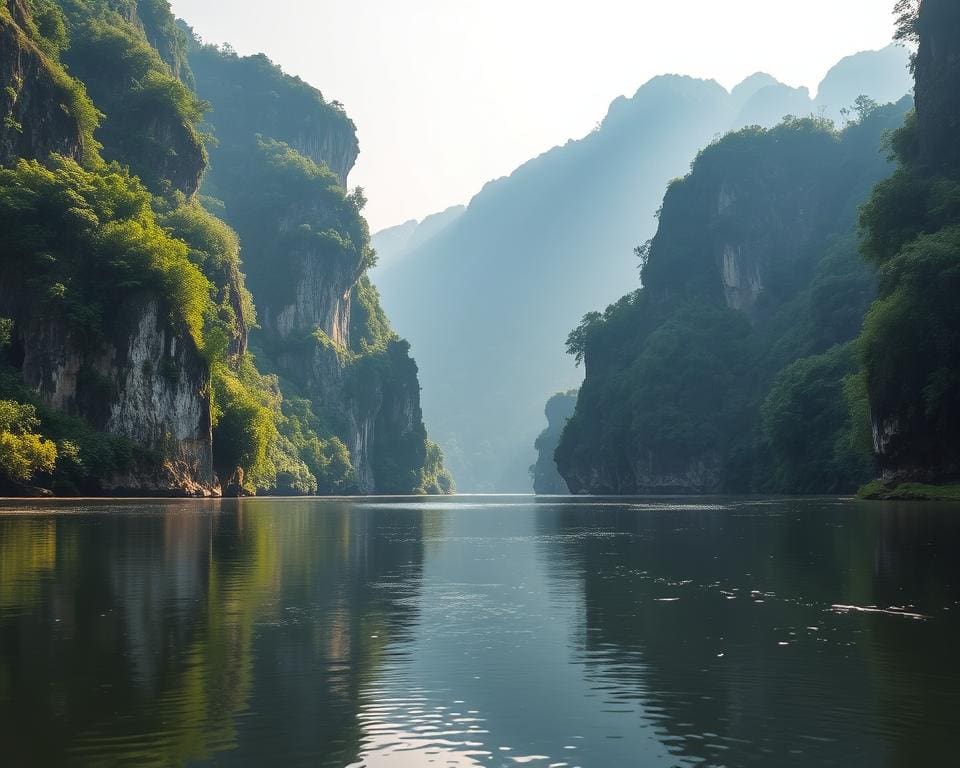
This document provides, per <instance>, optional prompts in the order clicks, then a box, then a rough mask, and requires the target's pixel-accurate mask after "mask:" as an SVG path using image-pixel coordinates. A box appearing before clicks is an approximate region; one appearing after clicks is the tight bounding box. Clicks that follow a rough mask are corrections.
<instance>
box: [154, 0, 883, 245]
mask: <svg viewBox="0 0 960 768" xmlns="http://www.w3.org/2000/svg"><path fill="white" fill-rule="evenodd" d="M172 6H173V10H174V12H175V13H176V14H177V15H178V16H181V17H183V18H187V19H189V20H190V23H191V25H192V26H193V27H194V29H195V30H196V31H197V33H198V34H200V35H201V36H202V37H203V38H204V39H205V40H206V41H208V42H215V43H223V42H229V43H230V44H231V45H233V46H234V48H236V49H237V51H238V52H239V53H242V54H249V53H257V52H261V51H262V52H264V53H266V54H267V55H268V56H269V57H270V58H271V59H273V60H274V61H275V62H277V63H278V64H280V65H281V66H282V67H283V68H284V69H285V70H287V71H288V72H290V73H291V74H296V75H299V76H300V77H302V78H304V79H305V80H307V81H308V82H310V83H311V84H313V85H315V86H317V87H318V88H320V89H321V90H322V91H323V93H324V95H325V96H326V97H327V98H328V99H330V100H338V101H341V102H343V104H344V105H345V106H346V109H347V112H348V114H349V115H350V116H351V117H352V118H353V120H354V121H355V122H356V124H357V128H358V133H359V137H360V145H361V155H360V160H359V162H358V164H357V167H356V169H355V170H354V171H353V173H352V174H351V176H350V183H351V185H360V186H363V187H364V188H365V189H366V192H367V196H368V198H369V203H368V207H367V211H366V214H367V218H368V220H369V222H370V227H371V230H372V231H377V230H378V229H380V228H383V227H386V226H390V225H393V224H396V223H399V222H402V221H405V220H407V219H410V218H422V217H423V216H425V215H426V214H429V213H432V212H434V211H438V210H442V209H443V208H446V207H447V206H449V205H453V204H456V203H465V202H467V201H468V200H469V199H470V197H472V196H473V195H474V194H475V193H476V192H477V191H478V190H479V189H480V187H481V186H482V185H483V184H484V183H485V182H486V181H488V180H490V179H492V178H496V177H499V176H502V175H505V174H508V173H509V172H510V171H512V170H513V169H514V168H516V167H517V166H518V165H519V164H521V163H522V162H524V161H525V160H527V159H529V158H530V157H532V156H535V155H537V154H539V153H540V152H543V151H545V150H546V149H549V148H550V147H551V146H554V145H556V144H562V143H564V142H565V141H567V140H568V139H570V138H576V137H579V136H582V135H583V134H585V133H587V132H588V131H590V130H591V129H592V128H593V127H594V125H595V124H596V122H597V121H598V120H599V119H600V118H602V116H603V115H604V114H605V112H606V109H607V106H608V105H609V103H610V102H611V101H612V100H613V99H614V98H615V97H616V96H618V95H621V94H632V93H633V92H634V91H635V90H636V89H637V87H639V86H640V85H641V84H642V83H644V82H645V81H646V80H647V79H649V78H650V77H653V76H655V75H657V74H660V73H663V72H676V73H681V74H689V75H694V76H698V77H705V78H713V79H715V80H717V81H718V82H720V83H721V84H722V85H724V86H727V87H730V86H732V85H734V84H736V83H737V82H739V81H740V80H742V79H743V78H744V77H746V76H747V75H750V74H751V73H753V72H755V71H757V70H763V71H767V72H769V73H771V74H773V75H775V76H776V77H777V78H778V79H780V80H781V81H783V82H785V83H788V84H790V85H794V86H799V85H803V86H807V87H809V88H811V90H813V89H815V88H816V84H817V83H818V82H819V81H820V79H821V78H822V77H823V75H824V73H825V72H826V71H827V69H828V68H829V67H830V66H831V65H832V64H834V63H836V61H837V60H839V59H840V58H842V57H843V56H845V55H847V54H849V53H852V52H854V51H858V50H865V49H872V48H881V47H883V46H884V45H886V44H887V43H888V42H889V40H890V37H891V34H892V29H893V23H892V16H891V14H890V2H888V0H845V2H843V3H837V2H835V0H809V1H808V2H806V3H803V4H794V5H791V6H789V7H784V6H783V5H782V4H780V3H771V2H769V0H730V2H726V3H715V2H703V1H702V0H674V2H670V3H652V2H632V3H628V2H623V0H594V1H593V2H591V3H589V4H588V3H584V2H569V1H568V0H524V1H523V2H517V1H516V0H484V1H483V2H479V1H477V0H458V1H455V2H451V0H416V1H415V2H405V3H402V4H401V3H397V2H395V0H349V1H348V0H340V1H337V2H331V0H322V1H321V2H311V3H307V2H303V1H302V0H274V2H273V3H271V4H270V5H269V13H265V8H264V5H263V3H262V2H254V0H173V2H172ZM693 19H696V23H695V24H694V23H691V22H692V20H693Z"/></svg>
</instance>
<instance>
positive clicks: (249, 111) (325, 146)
mask: <svg viewBox="0 0 960 768" xmlns="http://www.w3.org/2000/svg"><path fill="white" fill-rule="evenodd" d="M190 65H191V67H192V70H193V73H194V77H195V78H196V83H197V91H198V93H199V95H200V97H201V98H203V99H206V100H208V101H210V102H211V103H213V104H214V105H215V111H216V113H217V118H216V129H217V136H218V138H219V139H220V140H221V142H222V143H223V145H240V144H249V143H250V142H251V141H252V139H253V135H254V134H251V133H250V128H251V125H252V124H255V125H256V131H255V133H259V134H262V135H263V136H265V137H267V136H268V137H270V138H272V139H276V140H277V141H282V142H284V143H285V144H289V145H290V146H291V147H293V149H295V150H296V151H297V152H299V153H300V154H302V155H303V156H304V157H308V158H310V159H311V160H313V161H314V162H315V163H317V164H318V165H325V166H326V167H327V168H329V169H330V170H331V171H333V173H334V174H335V175H336V177H337V179H338V181H339V182H340V186H341V187H344V188H346V186H347V177H348V176H349V175H350V171H351V170H352V169H353V166H354V164H355V163H356V162H357V157H358V156H359V154H360V144H359V142H358V141H357V133H356V126H355V125H354V124H353V121H352V120H350V118H349V117H347V115H346V113H345V112H344V111H343V109H342V107H341V106H340V105H339V104H338V103H336V102H327V101H326V100H325V99H324V98H323V95H322V94H321V93H320V91H318V90H317V89H315V88H313V87H312V86H310V85H308V84H307V83H305V82H303V81H302V80H300V79H299V78H294V77H290V76H288V75H285V74H284V73H283V72H282V71H281V70H280V69H279V68H278V67H276V66H275V65H274V64H273V63H272V62H271V61H270V59H268V58H267V57H266V56H264V55H263V54H258V55H256V56H245V57H240V56H237V55H236V54H235V53H231V52H223V51H219V50H217V49H214V48H210V47H195V48H194V50H193V51H192V52H191V55H190Z"/></svg>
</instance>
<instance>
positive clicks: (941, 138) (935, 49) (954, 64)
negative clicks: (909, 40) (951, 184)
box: [916, 0, 960, 177]
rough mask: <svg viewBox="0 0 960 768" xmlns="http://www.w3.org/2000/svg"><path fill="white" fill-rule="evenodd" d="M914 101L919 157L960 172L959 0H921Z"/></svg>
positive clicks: (926, 163) (942, 168)
mask: <svg viewBox="0 0 960 768" xmlns="http://www.w3.org/2000/svg"><path fill="white" fill-rule="evenodd" d="M917 27H918V32H919V34H920V47H919V50H918V52H917V59H916V79H917V85H916V105H917V129H918V132H919V144H920V162H921V164H923V165H924V166H926V167H927V168H930V169H933V168H937V169H939V170H940V171H941V172H943V173H945V175H949V176H953V177H956V176H960V141H958V140H957V137H958V136H960V49H958V46H957V40H958V39H960V5H958V4H957V3H956V2H954V1H953V0H923V3H922V4H921V7H920V16H919V19H918V22H917Z"/></svg>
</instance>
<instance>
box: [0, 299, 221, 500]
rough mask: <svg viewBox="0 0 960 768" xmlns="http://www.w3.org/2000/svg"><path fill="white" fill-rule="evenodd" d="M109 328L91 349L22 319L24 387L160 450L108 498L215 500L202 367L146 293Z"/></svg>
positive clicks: (113, 486) (116, 480) (61, 329)
mask: <svg viewBox="0 0 960 768" xmlns="http://www.w3.org/2000/svg"><path fill="white" fill-rule="evenodd" d="M10 308H11V303H10V302H5V310H6V311H9V309H10ZM112 325H113V328H114V329H115V330H114V332H113V334H112V336H111V338H109V339H107V340H106V341H105V342H103V343H102V344H95V345H92V346H91V345H90V344H89V343H87V342H85V341H84V340H83V339H80V338H77V337H75V336H74V334H73V333H72V332H71V330H70V327H69V326H68V324H67V323H66V322H65V321H64V320H62V319H57V318H42V319H40V318H33V319H31V318H30V316H29V315H28V314H27V315H23V316H21V317H20V318H18V322H16V323H15V328H16V329H17V339H16V343H17V345H18V347H19V349H20V350H21V351H22V355H23V357H22V360H23V362H22V369H21V370H22V375H23V380H24V382H25V383H26V384H27V385H28V386H29V387H32V388H33V389H34V390H36V391H37V393H38V394H39V396H40V399H41V401H42V402H43V403H44V404H45V405H46V406H48V407H50V408H53V409H55V410H57V411H60V412H62V413H65V414H69V415H72V416H79V417H81V418H83V419H84V420H86V421H87V423H89V424H90V426H92V427H93V428H94V429H97V430H99V431H101V432H107V433H109V434H112V435H117V436H121V437H126V438H128V439H130V440H131V441H132V442H134V443H136V444H137V445H139V446H141V447H143V448H145V449H147V450H148V451H154V452H156V454H157V456H158V457H159V460H158V462H157V463H156V464H155V465H152V466H143V467H138V468H137V470H136V471H131V472H128V473H126V474H125V475H123V476H118V477H110V478H103V479H102V482H101V485H102V489H103V490H104V491H105V492H116V493H143V494H149V495H177V496H180V495H191V496H192V495H204V496H206V495H213V494H217V493H219V486H218V484H217V481H216V478H215V477H214V474H213V454H212V445H211V440H212V438H211V414H210V400H209V395H208V394H207V393H208V392H209V387H210V374H209V367H208V365H207V364H206V361H205V360H204V359H203V358H202V357H201V355H200V353H199V352H198V351H197V349H196V348H195V347H194V346H193V344H192V342H190V341H188V340H186V338H185V336H182V335H179V334H176V333H174V332H173V331H172V330H171V328H170V327H169V324H168V323H167V322H166V319H165V313H164V312H163V311H162V309H161V307H160V305H159V303H158V301H157V299H155V298H153V297H151V296H149V295H142V296H136V297H132V298H131V299H129V300H128V301H126V302H125V303H124V304H123V306H121V307H118V308H117V312H116V315H115V317H114V322H113V323H112Z"/></svg>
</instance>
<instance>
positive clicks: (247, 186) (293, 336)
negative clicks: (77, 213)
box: [190, 44, 446, 493]
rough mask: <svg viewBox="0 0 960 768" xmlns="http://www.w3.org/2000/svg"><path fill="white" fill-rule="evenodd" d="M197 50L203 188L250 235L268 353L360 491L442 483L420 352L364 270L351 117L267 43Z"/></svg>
mask: <svg viewBox="0 0 960 768" xmlns="http://www.w3.org/2000/svg"><path fill="white" fill-rule="evenodd" d="M190 63H191V67H192V70H193V72H194V74H195V77H196V82H197V89H198V92H199V93H200V95H201V96H203V97H204V98H205V99H207V100H208V101H209V102H210V104H211V106H212V110H211V113H210V115H209V121H210V124H211V125H212V126H213V128H214V130H215V133H216V136H217V140H218V143H217V146H216V147H215V148H214V149H212V167H211V172H210V174H209V175H208V177H207V179H206V181H205V187H204V192H205V193H206V194H207V195H209V196H210V197H216V198H219V199H220V200H222V201H223V205H224V207H223V215H224V217H225V218H226V220H227V221H228V222H229V223H230V224H231V225H232V226H233V227H235V229H236V230H237V232H238V233H239V235H240V238H241V242H242V244H243V256H244V266H245V271H246V274H247V281H248V285H249V287H250V290H251V291H252V293H253V298H254V301H255V303H256V305H257V309H258V315H259V325H260V327H259V329H257V330H256V331H255V332H254V333H253V335H252V338H251V347H252V348H253V349H254V351H255V353H256V356H257V359H258V361H261V363H262V364H263V365H264V366H265V367H266V368H267V369H268V370H271V371H274V372H276V373H277V374H279V377H280V382H281V387H282V388H284V392H285V396H286V395H289V396H291V397H306V398H307V399H308V400H309V401H310V403H311V404H312V408H313V410H314V412H315V413H316V414H317V416H318V417H319V421H320V425H319V428H320V431H321V432H326V433H328V434H330V435H332V436H335V437H337V438H339V439H340V440H341V441H342V442H343V443H344V444H345V445H346V447H347V448H348V450H349V453H350V461H351V464H352V467H353V470H354V473H355V484H356V489H357V490H359V491H360V492H361V493H374V492H377V493H411V492H414V491H420V490H430V489H431V488H433V487H437V488H438V489H442V488H441V486H443V484H444V483H446V480H444V481H443V482H439V481H438V480H437V478H438V477H440V476H445V473H444V472H443V471H442V465H441V463H440V459H439V452H438V451H436V450H435V448H434V447H433V446H431V445H430V444H429V443H428V441H427V437H426V429H425V427H424V425H423V417H422V413H421V408H420V386H419V382H418V373H417V367H416V364H415V363H414V361H413V360H412V359H411V358H410V355H409V345H408V344H407V343H406V342H403V341H401V340H400V339H399V338H397V337H396V335H395V334H394V333H393V331H392V330H391V329H390V326H389V322H388V321H387V318H386V317H385V315H384V314H383V312H382V310H381V309H380V306H379V296H378V294H377V292H376V290H375V289H374V288H373V286H372V285H371V284H370V282H369V280H368V278H366V276H365V273H366V271H367V269H368V268H369V267H370V266H371V265H372V263H373V260H374V258H373V257H374V254H373V251H372V249H371V248H370V236H369V231H368V228H367V224H366V221H365V220H364V219H363V216H362V208H363V205H364V202H365V201H364V200H363V197H362V194H361V193H360V192H359V191H354V192H348V191H347V190H346V189H345V184H346V179H347V176H348V175H349V173H350V170H351V168H352V167H353V164H354V162H355V160H356V157H357V151H358V145H357V140H356V132H355V128H354V126H353V123H352V122H351V121H350V120H349V118H347V117H346V115H345V114H344V113H343V110H342V109H341V108H340V107H339V105H337V104H336V103H328V102H326V101H325V100H324V98H323V96H322V95H321V94H320V92H319V91H317V90H315V89H313V88H312V87H310V86H309V85H307V84H306V83H304V82H303V81H301V80H299V79H297V78H293V77H290V76H288V75H285V74H284V73H283V72H282V71H281V70H280V69H279V68H278V67H276V66H275V65H273V64H272V63H271V62H270V61H269V60H268V59H266V57H264V56H252V57H239V56H237V55H236V54H235V53H233V52H232V51H229V50H227V51H224V50H220V49H217V48H214V47H211V46H201V45H199V44H198V45H196V46H195V47H194V49H193V51H192V54H191V62H190Z"/></svg>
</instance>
